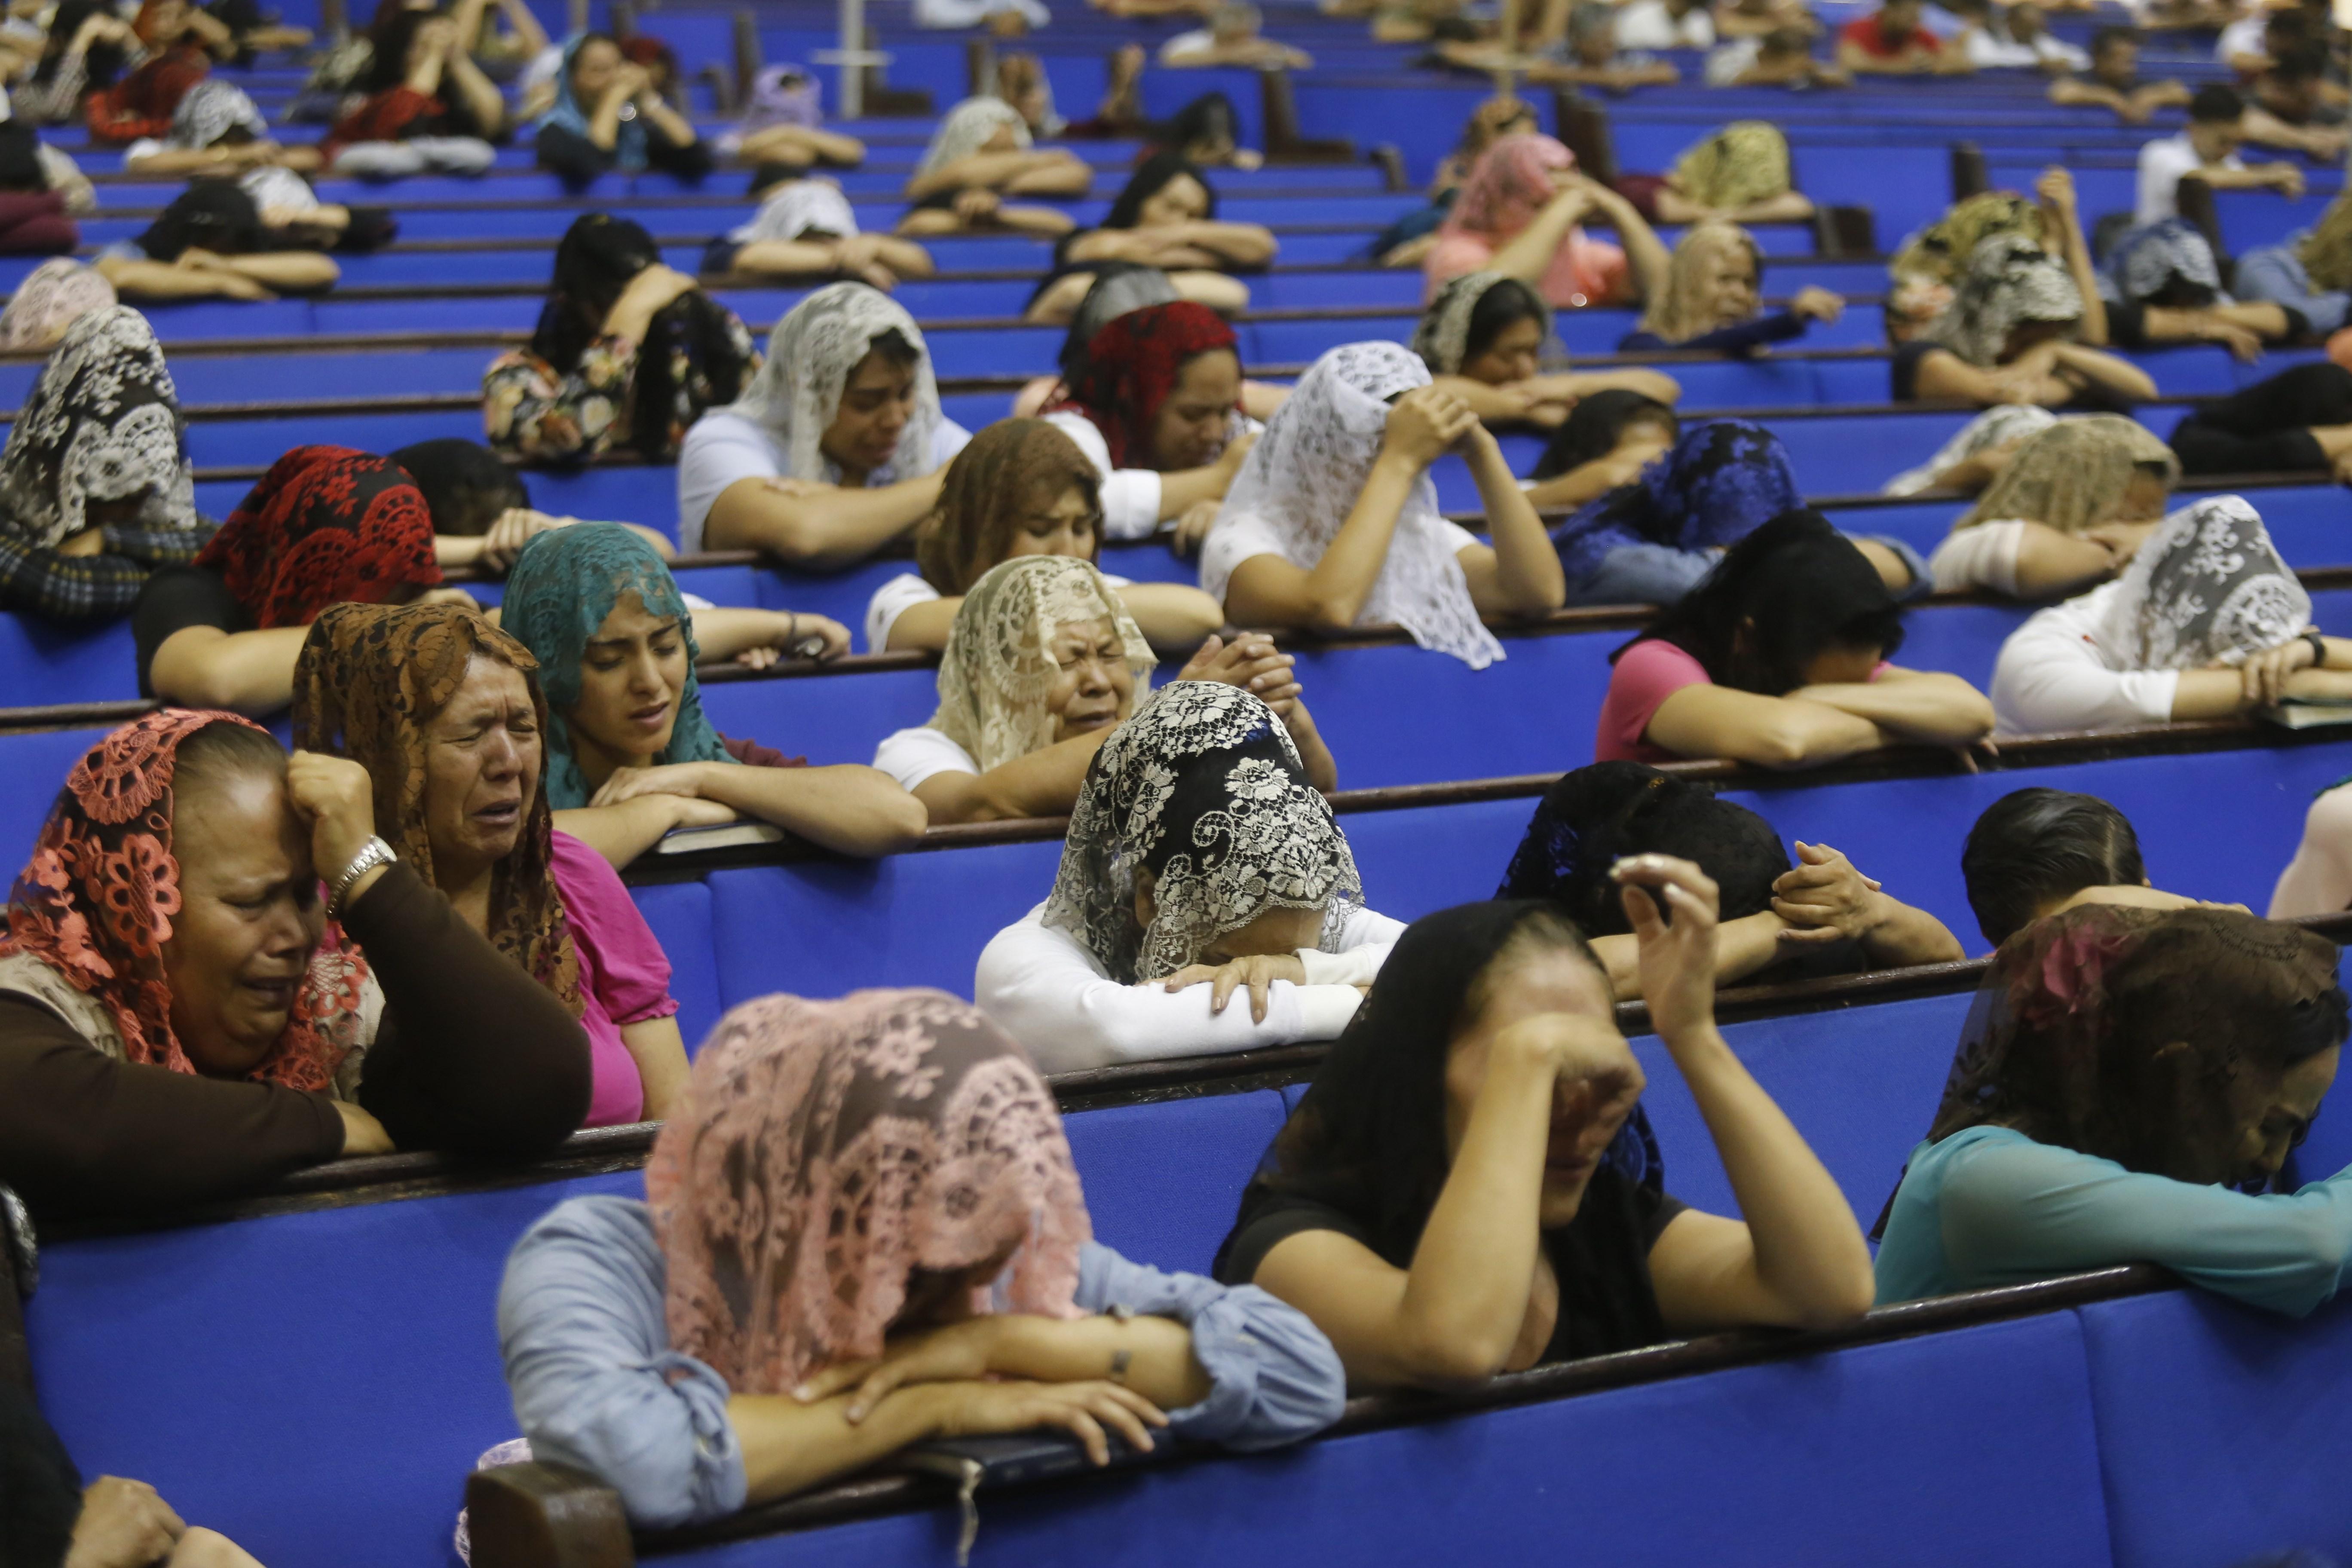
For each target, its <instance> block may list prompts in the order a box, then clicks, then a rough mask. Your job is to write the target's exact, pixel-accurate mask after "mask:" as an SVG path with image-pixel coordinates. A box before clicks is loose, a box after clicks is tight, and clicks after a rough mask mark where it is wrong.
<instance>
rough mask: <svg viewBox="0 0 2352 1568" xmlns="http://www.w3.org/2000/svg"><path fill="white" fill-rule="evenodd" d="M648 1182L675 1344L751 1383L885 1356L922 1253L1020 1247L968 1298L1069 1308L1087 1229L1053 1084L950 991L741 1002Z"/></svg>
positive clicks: (959, 1264)
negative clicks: (665, 1267) (885, 1338)
mask: <svg viewBox="0 0 2352 1568" xmlns="http://www.w3.org/2000/svg"><path fill="white" fill-rule="evenodd" d="M646 1199H647V1201H648V1203H649V1204H650V1205H651V1206H652V1209H653V1216H654V1229H655V1235H656V1238H657V1239H658V1240H659V1242H660V1245H661V1249H662V1255H663V1258H664V1260H665V1261H666V1262H667V1265H668V1283H667V1288H666V1296H667V1300H666V1303H665V1316H666V1317H667V1321H668V1328H669V1341H670V1345H671V1347H672V1348H673V1349H675V1350H677V1351H680V1352H684V1353H685V1354H688V1355H690V1356H693V1357H694V1358H695V1359H697V1360H698V1361H700V1362H702V1363H705V1364H707V1365H708V1366H709V1367H710V1369H711V1370H712V1371H714V1372H716V1373H719V1376H720V1377H721V1378H723V1379H725V1380H726V1383H727V1386H728V1387H729V1388H730V1390H732V1391H733V1392H734V1393H737V1394H786V1393H789V1392H791V1391H792V1390H793V1388H796V1387H798V1386H799V1385H800V1384H801V1383H802V1382H803V1380H804V1379H806V1378H808V1377H809V1376H810V1375H812V1374H813V1373H817V1372H821V1371H823V1370H824V1368H826V1367H828V1366H831V1365H833V1364H835V1363H838V1362H843V1361H853V1360H862V1359H866V1358H869V1357H873V1356H878V1355H880V1354H881V1353H882V1341H883V1336H884V1334H885V1333H886V1332H887V1331H888V1330H889V1329H890V1328H891V1326H892V1325H893V1323H894V1322H895V1321H897V1319H898V1315H899V1313H900V1312H901V1310H904V1308H905V1306H906V1302H907V1294H908V1283H909V1280H910V1277H911V1276H912V1275H913V1274H914V1272H915V1271H916V1270H918V1269H920V1270H924V1271H927V1272H930V1273H951V1272H959V1271H962V1270H966V1269H970V1268H973V1267H974V1266H975V1265H977V1264H981V1263H985V1262H987V1261H989V1260H990V1259H991V1258H995V1257H996V1256H997V1255H998V1254H999V1253H1001V1252H1003V1250H1004V1249H1005V1248H1006V1247H1012V1248H1013V1251H1012V1256H1011V1259H1010V1261H1008V1262H1007V1263H1006V1265H1005V1267H1004V1271H1003V1273H1002V1274H1000V1275H998V1276H997V1278H996V1279H995V1281H994V1283H993V1284H992V1285H991V1286H988V1287H985V1288H983V1289H975V1290H974V1291H973V1293H972V1297H971V1302H970V1305H971V1308H972V1309H973V1310H982V1311H998V1312H1025V1313H1029V1314H1032V1315H1034V1316H1037V1317H1045V1318H1075V1317H1076V1316H1078V1311H1077V1308H1076V1292H1077V1283H1078V1255H1079V1252H1080V1250H1081V1249H1082V1248H1083V1247H1085V1246H1086V1244H1087V1241H1089V1240H1090V1239H1092V1237H1093V1228H1092V1226H1091V1225H1090V1224H1089V1222H1088V1221H1087V1209H1086V1200H1085V1197H1084V1195H1083V1194H1082V1193H1081V1192H1080V1190H1079V1186H1078V1173H1077V1170H1076V1166H1074V1165H1073V1164H1072V1163H1071V1160H1070V1146H1069V1143H1068V1142H1067V1141H1066V1139H1065V1138H1064V1137H1063V1134H1062V1125H1061V1118H1060V1116H1059V1115H1058V1114H1057V1113H1056V1112H1055V1108H1054V1096H1053V1092H1052V1091H1051V1090H1050V1089H1047V1088H1046V1087H1045V1080H1044V1079H1041V1078H1040V1077H1039V1076H1038V1074H1037V1069H1036V1068H1035V1067H1034V1066H1033V1065H1031V1063H1030V1061H1029V1058H1028V1057H1027V1056H1025V1055H1024V1053H1023V1052H1022V1049H1021V1047H1019V1046H1017V1045H1015V1044H1013V1041H1012V1040H1011V1039H1009V1038H1007V1037H1005V1035H1004V1033H1003V1031H1002V1030H1000V1029H998V1028H997V1027H996V1026H995V1025H993V1024H992V1023H990V1022H989V1021H988V1020H987V1019H986V1018H985V1017H983V1016H982V1015H981V1014H980V1012H979V1011H978V1009H976V1008H974V1007H973V1006H972V1005H971V1004H970V1003H968V1002H961V1001H958V1000H957V999H956V998H954V997H952V996H950V995H948V994H946V993H945V992H940V991H917V990H906V991H858V992H854V993H852V994H849V995H847V996H845V997H843V998H841V999H840V1000H839V1001H834V1002H812V1001H808V1000H804V999H803V998H802V997H798V996H785V995H775V996H762V997H761V998H760V999H759V1000H757V1001H754V1002H747V1003H745V1004H743V1005H741V1006H740V1007H737V1008H735V1009H733V1010H732V1011H731V1012H730V1013H729V1014H728V1015H727V1016H725V1017H724V1018H722V1019H720V1020H719V1026H718V1028H717V1029H715V1030H713V1031H712V1033H711V1035H710V1037H709V1040H707V1041H705V1042H704V1044H703V1047H702V1049H701V1051H700V1052H699V1053H698V1054H697V1055H696V1057H695V1058H694V1078H693V1080H692V1083H691V1085H690V1087H689V1088H688V1090H687V1092H686V1095H685V1098H684V1100H683V1102H682V1103H680V1104H679V1105H678V1106H677V1108H676V1109H675V1110H672V1111H671V1112H670V1116H669V1120H668V1121H667V1122H666V1123H665V1124H664V1125H663V1127H662V1131H661V1136H660V1137H659V1138H657V1139H656V1140H655V1141H654V1152H653V1157H652V1159H651V1160H649V1161H648V1162H647V1163H646ZM908 1326H910V1327H911V1326H913V1325H908Z"/></svg>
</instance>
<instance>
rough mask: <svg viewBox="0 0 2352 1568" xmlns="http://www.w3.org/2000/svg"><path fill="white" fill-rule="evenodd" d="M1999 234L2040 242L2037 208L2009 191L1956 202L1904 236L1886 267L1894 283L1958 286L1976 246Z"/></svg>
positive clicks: (2040, 221) (2040, 234)
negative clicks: (1930, 221)
mask: <svg viewBox="0 0 2352 1568" xmlns="http://www.w3.org/2000/svg"><path fill="white" fill-rule="evenodd" d="M2004 234H2013V235H2015V236H2017V237H2019V238H2021V239H2025V240H2030V241H2032V243H2033V244H2035V245H2040V244H2041V243H2042V208H2041V207H2040V206H2039V205H2036V204H2035V203H2034V201H2033V200H2032V198H2031V197H2028V196H2021V195H2018V194H2017V193H2016V192H2014V191H1985V192H1982V193H1980V194H1979V195H1973V196H1970V197H1969V198H1968V199H1967V200H1965V201H1960V202H1955V203H1954V204H1953V205H1952V207H1951V210H1950V211H1948V212H1947V213H1946V214H1945V215H1944V216H1942V217H1940V218H1938V219H1937V220H1936V221H1935V222H1934V223H1931V224H1929V225H1928V226H1927V227H1926V228H1923V229H1921V230H1920V231H1919V232H1918V233H1916V234H1915V235H1913V236H1912V237H1910V238H1909V239H1906V240H1905V241H1904V242H1903V247H1902V248H1901V249H1900V250H1898V251H1896V252H1895V259H1894V260H1893V261H1892V262H1891V263H1889V264H1888V266H1887V268H1886V270H1887V271H1888V273H1889V274H1891V275H1892V276H1893V277H1894V279H1895V281H1896V282H1898V283H1899V282H1903V281H1906V280H1908V279H1924V280H1926V281H1927V282H1931V283H1941V284H1944V285H1946V286H1947V287H1957V286H1958V283H1959V281H1960V277H1961V274H1963V273H1965V272H1966V271H1967V270H1968V268H1969V258H1971V257H1973V256H1975V255H1976V253H1977V247H1979V245H1982V244H1983V243H1984V242H1985V241H1986V240H1988V239H1990V238H1992V237H1995V236H1997V235H2004Z"/></svg>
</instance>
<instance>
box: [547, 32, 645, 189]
mask: <svg viewBox="0 0 2352 1568" xmlns="http://www.w3.org/2000/svg"><path fill="white" fill-rule="evenodd" d="M591 43H605V44H612V45H613V47H614V49H615V50H617V49H618V48H619V47H620V45H619V44H617V43H614V40H613V39H612V38H611V37H607V36H606V35H604V34H602V33H574V34H572V37H568V38H566V39H564V40H563V63H562V64H561V65H559V66H557V67H556V68H555V102H554V104H553V105H552V106H551V108H550V109H549V110H548V111H547V112H546V113H545V114H543V115H541V117H540V121H539V128H540V129H541V130H545V129H546V128H547V127H548V126H551V125H556V126H561V127H562V129H564V130H566V131H569V132H572V134H573V135H574V136H585V135H587V134H588V121H589V116H590V115H592V114H593V113H594V111H595V105H593V104H584V103H582V102H581V101H580V94H579V92H578V90H577V89H574V88H573V87H572V67H573V66H575V65H577V64H578V63H579V61H580V51H581V50H582V49H583V48H586V47H588V46H589V45H590V44H591ZM624 58H625V57H624ZM613 162H614V165H615V166H616V167H618V168H621V169H624V170H627V171H630V172H632V173H634V172H635V171H637V170H640V169H643V168H644V167H645V166H646V120H645V116H643V115H641V114H640V115H631V116H626V117H625V118H623V119H622V121H620V123H619V124H618V125H616V126H615V127H614V132H613Z"/></svg>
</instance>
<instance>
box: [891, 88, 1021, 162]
mask: <svg viewBox="0 0 2352 1568" xmlns="http://www.w3.org/2000/svg"><path fill="white" fill-rule="evenodd" d="M1000 125H1010V126H1011V127H1013V145H1014V146H1016V147H1018V148H1023V149H1025V148H1027V147H1028V145H1029V122H1028V121H1025V120H1024V119H1022V118H1021V111H1020V110H1017V109H1015V108H1013V106H1012V105H1011V104H1009V103H1007V102H1005V101H1004V100H1003V99H1001V98H967V99H965V100H963V101H962V102H961V103H959V104H957V105H956V106H955V107H954V108H953V109H950V110H948V112H947V118H946V119H944V120H942V121H940V128H939V130H938V131H937V132H934V133H933V134H932V136H931V144H930V146H929V147H928V148H926V149H924V151H923V161H922V162H921V163H918V164H916V165H915V177H916V178H917V179H920V178H922V177H923V176H924V175H925V174H930V173H932V172H933V171H935V170H939V169H943V168H945V167H947V165H949V164H950V163H954V162H955V161H956V160H957V159H959V158H969V157H971V155H972V154H973V153H977V152H979V151H980V150H981V149H982V147H984V146H986V145H987V144H988V139H989V138H990V137H992V136H993V135H995V134H996V128H997V127H998V126H1000Z"/></svg>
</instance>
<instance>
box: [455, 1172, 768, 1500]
mask: <svg viewBox="0 0 2352 1568" xmlns="http://www.w3.org/2000/svg"><path fill="white" fill-rule="evenodd" d="M666 1285H667V1268H666V1267H665V1265H664V1263H663V1259H662V1255H661V1248H660V1247H659V1246H657V1245H656V1242H655V1239H654V1227H653V1216H652V1215H651V1214H650V1213H649V1212H648V1211H647V1210H646V1205H644V1204H642V1203H637V1202H635V1201H633V1200H631V1199H627V1198H620V1197H586V1198H573V1199H572V1200H571V1201H569V1202H567V1203H564V1204H562V1205H559V1206H558V1207H556V1208H555V1209H554V1210H552V1211H551V1212H550V1213H549V1214H548V1215H546V1216H545V1217H544V1218H542V1219H541V1220H540V1221H539V1223H538V1224H536V1225H534V1226H531V1227H530V1230H528V1231H526V1232H524V1234H523V1238H522V1239H521V1240H520V1241H519V1242H517V1243H516V1244H515V1249H514V1251H513V1252H512V1253H511V1254H509V1256H508V1258H507V1272H506V1279H505V1280H504V1281H503V1282H502V1283H501V1284H500V1286H499V1349H500V1351H501V1352H502V1353H503V1354H504V1356H505V1358H506V1369H507V1386H508V1389H509V1392H510V1393H511V1394H513V1395H514V1405H515V1418H516V1420H517V1421H519V1422H520V1424H521V1426H522V1431H523V1436H526V1437H528V1438H529V1439H530V1448H531V1457H532V1458H535V1459H545V1460H551V1461H552V1462H554V1463H557V1464H562V1465H570V1466H572V1467H574V1468H578V1469H583V1470H585V1471H587V1472H588V1473H589V1474H590V1475H593V1476H595V1477H597V1478H599V1479H602V1480H603V1481H604V1482H605V1483H606V1484H607V1485H609V1486H611V1487H612V1488H613V1489H614V1490H616V1491H618V1492H619V1493H620V1494H621V1502H622V1506H623V1507H624V1508H625V1509H626V1510H628V1515H629V1519H630V1521H632V1522H634V1523H635V1524H638V1525H643V1526H647V1527H666V1526H674V1525H681V1524H693V1523H699V1522H701V1521H704V1520H710V1519H718V1518H721V1517H723V1516H725V1515H727V1514H730V1513H733V1512H735V1511H736V1510H739V1509H740V1508H741V1507H742V1506H743V1497H744V1489H745V1483H744V1479H743V1454H742V1450H741V1449H740V1447H738V1445H737V1443H736V1440H735V1428H734V1426H732V1425H731V1424H730V1423H729V1421H728V1419H727V1397H728V1388H727V1384H726V1383H725V1382H724V1381H722V1380H721V1379H720V1377H719V1374H718V1373H715V1372H713V1371H711V1370H710V1368H709V1366H707V1365H705V1364H704V1363H701V1362H698V1361H697V1360H695V1359H694V1358H693V1357H692V1356H688V1355H680V1354H678V1353H677V1352H675V1351H672V1350H671V1349H670V1348H669V1334H668V1331H667V1328H666V1327H665V1325H664V1321H663V1314H662V1295H663V1290H664V1289H665V1287H666Z"/></svg>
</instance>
